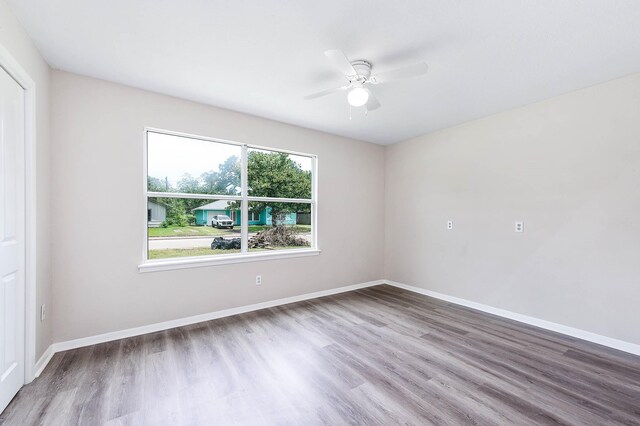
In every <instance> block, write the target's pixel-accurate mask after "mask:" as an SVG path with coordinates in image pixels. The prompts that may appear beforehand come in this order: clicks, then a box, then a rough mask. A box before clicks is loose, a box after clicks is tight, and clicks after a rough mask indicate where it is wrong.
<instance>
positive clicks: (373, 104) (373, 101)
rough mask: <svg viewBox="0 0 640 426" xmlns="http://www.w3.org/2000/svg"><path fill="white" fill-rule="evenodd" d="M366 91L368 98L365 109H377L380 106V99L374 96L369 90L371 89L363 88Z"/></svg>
mask: <svg viewBox="0 0 640 426" xmlns="http://www.w3.org/2000/svg"><path fill="white" fill-rule="evenodd" d="M365 90H366V91H367V92H369V100H368V101H367V103H366V104H365V106H366V107H367V111H373V110H374V109H378V108H380V107H381V105H380V101H379V100H378V98H376V97H375V96H374V94H373V92H371V90H369V89H365Z"/></svg>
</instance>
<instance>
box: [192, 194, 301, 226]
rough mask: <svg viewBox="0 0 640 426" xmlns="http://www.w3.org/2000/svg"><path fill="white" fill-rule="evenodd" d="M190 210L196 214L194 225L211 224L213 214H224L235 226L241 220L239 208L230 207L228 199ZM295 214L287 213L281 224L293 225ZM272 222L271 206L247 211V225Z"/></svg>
mask: <svg viewBox="0 0 640 426" xmlns="http://www.w3.org/2000/svg"><path fill="white" fill-rule="evenodd" d="M192 212H193V214H194V215H195V216H196V225H206V226H211V220H213V216H215V215H217V214H226V215H227V216H229V217H230V218H231V220H233V223H234V224H235V226H240V221H241V220H242V219H241V214H242V212H241V211H240V209H236V208H232V207H230V206H229V201H227V200H218V201H214V202H212V203H208V204H205V205H203V206H200V207H196V208H195V209H193V210H192ZM296 216H297V215H296V213H287V215H286V216H285V219H284V223H283V224H284V225H295V224H296ZM272 224H273V221H272V218H271V207H267V208H266V209H264V210H262V211H260V212H254V211H250V212H249V225H266V226H271V225H272Z"/></svg>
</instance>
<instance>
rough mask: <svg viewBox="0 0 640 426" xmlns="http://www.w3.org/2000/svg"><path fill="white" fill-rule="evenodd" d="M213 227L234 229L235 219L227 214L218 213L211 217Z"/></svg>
mask: <svg viewBox="0 0 640 426" xmlns="http://www.w3.org/2000/svg"><path fill="white" fill-rule="evenodd" d="M211 227H213V228H218V229H220V228H229V229H233V221H232V220H231V218H230V217H229V216H227V215H226V214H217V215H215V216H213V218H212V219H211Z"/></svg>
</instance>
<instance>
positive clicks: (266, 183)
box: [247, 151, 311, 226]
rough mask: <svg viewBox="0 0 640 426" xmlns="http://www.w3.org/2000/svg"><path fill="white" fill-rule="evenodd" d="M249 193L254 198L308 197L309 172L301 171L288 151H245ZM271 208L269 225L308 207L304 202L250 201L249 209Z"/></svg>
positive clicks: (309, 196)
mask: <svg viewBox="0 0 640 426" xmlns="http://www.w3.org/2000/svg"><path fill="white" fill-rule="evenodd" d="M247 171H248V178H249V195H252V196H254V197H276V198H311V172H310V171H307V170H302V168H301V167H300V165H299V164H298V163H296V162H295V161H293V160H292V159H291V158H290V157H289V155H288V154H285V153H282V152H269V153H266V152H261V151H251V152H249V158H248V163H247ZM267 207H270V208H271V220H272V224H273V226H278V225H280V223H281V222H283V221H284V219H285V217H286V215H287V214H288V213H293V212H297V211H301V210H308V209H309V205H308V204H294V203H271V202H263V201H260V202H257V201H252V202H251V203H250V204H249V210H252V211H262V210H264V209H266V208H267Z"/></svg>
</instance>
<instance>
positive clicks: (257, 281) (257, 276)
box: [256, 275, 262, 285]
mask: <svg viewBox="0 0 640 426" xmlns="http://www.w3.org/2000/svg"><path fill="white" fill-rule="evenodd" d="M256 285H262V275H256Z"/></svg>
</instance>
